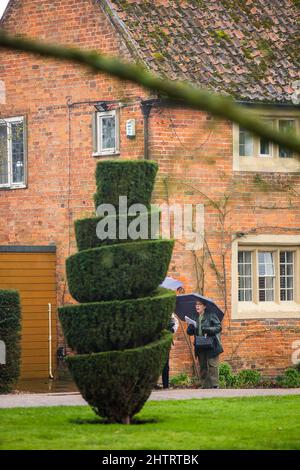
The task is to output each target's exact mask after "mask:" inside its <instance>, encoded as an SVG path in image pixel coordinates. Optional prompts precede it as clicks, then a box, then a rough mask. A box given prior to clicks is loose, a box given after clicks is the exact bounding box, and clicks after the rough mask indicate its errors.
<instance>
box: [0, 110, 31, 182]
mask: <svg viewBox="0 0 300 470" xmlns="http://www.w3.org/2000/svg"><path fill="white" fill-rule="evenodd" d="M25 166H26V162H25V126H24V118H23V117H15V118H7V119H6V118H5V119H2V118H0V188H1V187H2V188H18V187H24V186H25Z"/></svg>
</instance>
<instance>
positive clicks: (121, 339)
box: [59, 288, 176, 354]
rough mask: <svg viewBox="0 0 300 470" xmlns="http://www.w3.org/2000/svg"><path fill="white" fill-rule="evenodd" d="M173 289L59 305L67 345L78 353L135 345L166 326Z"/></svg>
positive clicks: (150, 337)
mask: <svg viewBox="0 0 300 470" xmlns="http://www.w3.org/2000/svg"><path fill="white" fill-rule="evenodd" d="M175 300H176V295H175V292H173V291H170V290H168V289H162V288H160V289H159V290H158V291H155V293H154V295H152V296H150V297H143V298H138V299H131V300H113V301H106V302H95V303H87V304H80V305H68V306H65V307H60V308H59V319H60V321H61V324H62V327H63V330H64V335H65V338H66V340H67V343H68V345H69V346H70V347H71V348H72V349H74V350H76V351H77V352H78V353H79V354H84V353H89V352H91V351H93V352H101V351H110V350H120V349H128V348H136V347H138V346H142V345H143V344H147V343H149V342H150V341H152V340H153V339H154V338H156V337H157V336H159V335H160V333H161V331H162V330H164V329H167V327H168V324H169V321H170V317H171V312H172V311H174V307H175Z"/></svg>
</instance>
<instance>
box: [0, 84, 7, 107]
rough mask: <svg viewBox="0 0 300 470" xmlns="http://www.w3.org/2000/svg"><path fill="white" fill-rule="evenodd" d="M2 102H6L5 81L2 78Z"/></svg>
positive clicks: (0, 87) (0, 102)
mask: <svg viewBox="0 0 300 470" xmlns="http://www.w3.org/2000/svg"><path fill="white" fill-rule="evenodd" d="M0 104H6V91H5V82H4V81H3V80H0Z"/></svg>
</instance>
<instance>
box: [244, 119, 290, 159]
mask: <svg viewBox="0 0 300 470" xmlns="http://www.w3.org/2000/svg"><path fill="white" fill-rule="evenodd" d="M264 122H266V124H267V125H268V126H271V127H273V128H275V129H277V130H279V131H281V132H283V133H288V132H292V131H294V132H295V131H296V119H264ZM239 156H240V157H245V156H247V157H266V156H267V157H274V158H276V157H279V158H292V157H293V153H292V152H291V151H290V150H287V149H284V148H283V147H281V146H278V145H274V146H273V145H272V143H271V142H269V141H268V140H266V139H262V138H259V137H256V136H253V135H252V134H251V133H250V132H248V131H246V130H245V129H243V128H240V129H239Z"/></svg>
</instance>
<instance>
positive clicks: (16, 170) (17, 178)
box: [11, 122, 24, 183]
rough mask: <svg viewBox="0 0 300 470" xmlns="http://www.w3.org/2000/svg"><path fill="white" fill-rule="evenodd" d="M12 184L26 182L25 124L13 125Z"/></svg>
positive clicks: (15, 123)
mask: <svg viewBox="0 0 300 470" xmlns="http://www.w3.org/2000/svg"><path fill="white" fill-rule="evenodd" d="M11 149H12V182H13V183H23V182H24V146H23V122H12V124H11Z"/></svg>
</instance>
